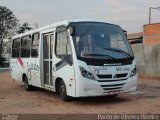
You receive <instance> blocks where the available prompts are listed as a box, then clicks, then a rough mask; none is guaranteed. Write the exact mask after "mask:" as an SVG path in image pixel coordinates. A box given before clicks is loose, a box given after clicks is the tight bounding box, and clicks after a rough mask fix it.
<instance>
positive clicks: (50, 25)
mask: <svg viewBox="0 0 160 120" xmlns="http://www.w3.org/2000/svg"><path fill="white" fill-rule="evenodd" d="M71 22H102V23H106V22H105V21H100V20H91V19H75V20H65V21H61V22H57V23H53V24H49V25H47V26H44V27H40V28H38V29H33V30H30V31H27V32H25V33H22V34H18V35H15V36H13V37H12V38H13V39H15V38H19V37H21V36H25V35H28V34H32V33H36V32H40V31H43V30H47V29H51V28H54V27H57V26H62V25H65V26H67V25H69V24H70V23H71ZM108 24H110V23H108ZM113 25H114V24H113Z"/></svg>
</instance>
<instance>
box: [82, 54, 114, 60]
mask: <svg viewBox="0 0 160 120" xmlns="http://www.w3.org/2000/svg"><path fill="white" fill-rule="evenodd" d="M85 55H86V56H102V57H108V58H110V59H114V60H115V58H114V57H112V56H110V55H104V54H84V56H85Z"/></svg>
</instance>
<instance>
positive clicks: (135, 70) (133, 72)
mask: <svg viewBox="0 0 160 120" xmlns="http://www.w3.org/2000/svg"><path fill="white" fill-rule="evenodd" d="M136 73H137V69H136V66H135V67H134V69H133V70H132V72H131V74H130V77H133V76H134V75H136Z"/></svg>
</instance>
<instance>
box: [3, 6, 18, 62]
mask: <svg viewBox="0 0 160 120" xmlns="http://www.w3.org/2000/svg"><path fill="white" fill-rule="evenodd" d="M17 23H18V19H17V18H16V16H15V15H14V14H13V12H12V11H11V10H9V9H8V8H7V7H5V6H0V65H2V62H3V61H4V58H3V57H2V52H3V40H4V39H5V38H7V37H10V36H11V35H13V33H14V30H15V28H16V26H17Z"/></svg>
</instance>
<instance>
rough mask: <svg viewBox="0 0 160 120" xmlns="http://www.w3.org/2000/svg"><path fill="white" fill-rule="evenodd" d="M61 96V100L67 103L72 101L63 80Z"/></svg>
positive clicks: (60, 87)
mask: <svg viewBox="0 0 160 120" xmlns="http://www.w3.org/2000/svg"><path fill="white" fill-rule="evenodd" d="M59 95H60V98H61V100H63V101H65V102H68V101H70V97H69V96H68V95H67V90H66V85H65V83H64V81H63V80H61V81H60V84H59Z"/></svg>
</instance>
